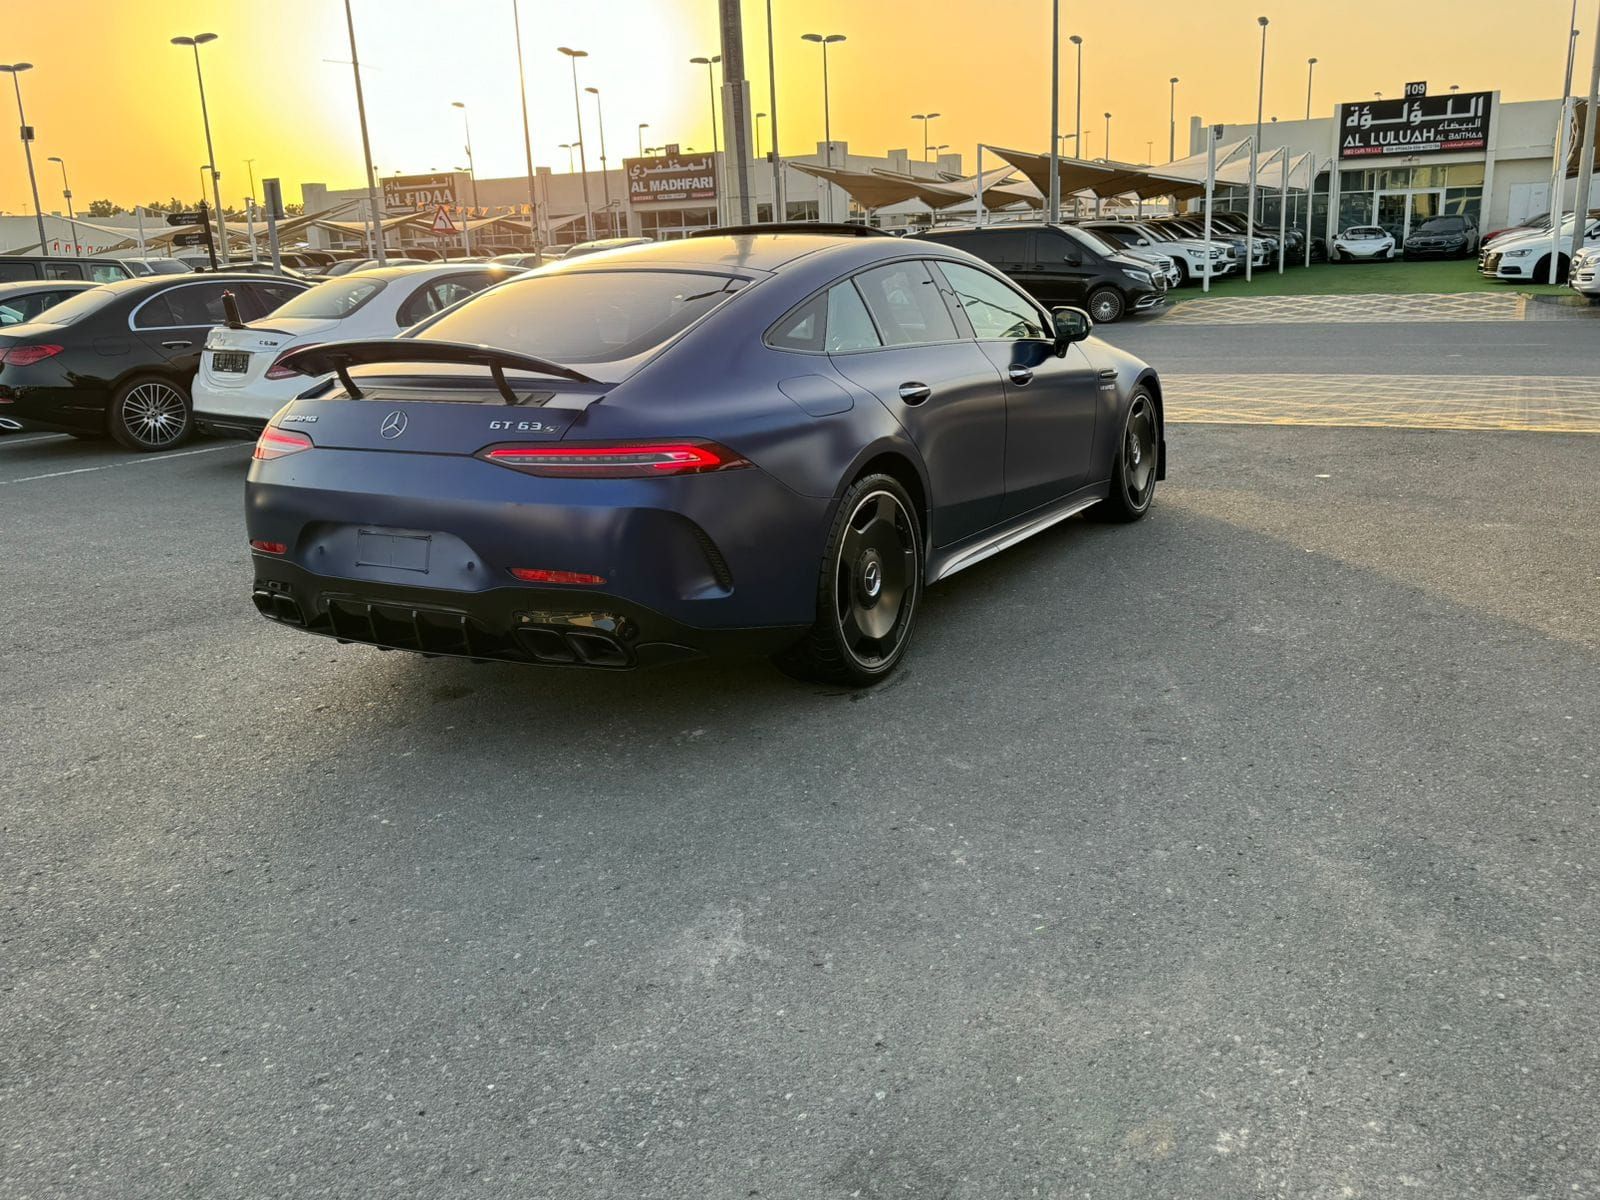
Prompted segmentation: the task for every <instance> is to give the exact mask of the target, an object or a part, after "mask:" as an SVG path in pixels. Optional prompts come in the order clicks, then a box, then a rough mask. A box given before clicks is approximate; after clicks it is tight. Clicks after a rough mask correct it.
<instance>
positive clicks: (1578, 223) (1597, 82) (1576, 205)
mask: <svg viewBox="0 0 1600 1200" xmlns="http://www.w3.org/2000/svg"><path fill="white" fill-rule="evenodd" d="M1597 103H1600V3H1596V5H1595V38H1594V65H1593V66H1592V67H1590V69H1589V111H1588V112H1587V113H1586V114H1585V115H1584V120H1583V157H1582V158H1581V159H1579V161H1578V190H1577V191H1576V192H1575V193H1574V194H1573V197H1572V250H1571V253H1570V257H1569V258H1568V260H1567V261H1568V262H1569V263H1570V262H1571V261H1572V259H1573V258H1576V257H1577V256H1578V251H1579V250H1580V249H1582V247H1583V231H1584V228H1585V227H1586V226H1587V225H1588V223H1589V185H1590V183H1591V182H1592V181H1593V179H1594V126H1595V115H1594V110H1595V107H1596V104H1597Z"/></svg>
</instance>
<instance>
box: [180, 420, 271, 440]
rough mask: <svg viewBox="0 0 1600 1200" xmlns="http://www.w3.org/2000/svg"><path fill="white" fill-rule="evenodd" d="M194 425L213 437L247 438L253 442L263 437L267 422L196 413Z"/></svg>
mask: <svg viewBox="0 0 1600 1200" xmlns="http://www.w3.org/2000/svg"><path fill="white" fill-rule="evenodd" d="M194 425H195V428H196V429H198V430H199V431H200V432H201V433H208V434H210V435H212V436H213V437H225V438H245V439H247V440H249V441H252V442H253V441H255V440H256V439H257V438H258V437H260V436H261V431H262V430H263V429H265V428H266V427H267V422H266V421H265V420H260V421H258V420H256V419H254V418H253V417H223V416H217V415H215V414H212V413H195V415H194Z"/></svg>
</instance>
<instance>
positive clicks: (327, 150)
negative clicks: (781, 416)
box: [0, 0, 1594, 213]
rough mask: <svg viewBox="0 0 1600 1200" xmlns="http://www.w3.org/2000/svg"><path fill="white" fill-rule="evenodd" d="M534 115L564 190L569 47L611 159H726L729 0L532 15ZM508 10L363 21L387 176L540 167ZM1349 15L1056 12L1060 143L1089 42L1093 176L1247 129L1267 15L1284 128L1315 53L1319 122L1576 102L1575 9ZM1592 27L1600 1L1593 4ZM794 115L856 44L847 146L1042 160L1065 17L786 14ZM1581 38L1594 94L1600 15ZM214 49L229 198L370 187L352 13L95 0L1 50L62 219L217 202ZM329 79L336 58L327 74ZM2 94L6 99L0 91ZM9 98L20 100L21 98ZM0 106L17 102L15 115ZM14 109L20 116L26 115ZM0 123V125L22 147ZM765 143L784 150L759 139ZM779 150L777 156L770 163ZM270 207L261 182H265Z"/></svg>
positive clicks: (1188, 6)
mask: <svg viewBox="0 0 1600 1200" xmlns="http://www.w3.org/2000/svg"><path fill="white" fill-rule="evenodd" d="M521 3H522V10H521V11H522V24H523V43H524V53H525V55H526V56H527V65H528V103H529V109H530V115H531V118H532V121H533V137H534V154H535V159H536V161H537V162H539V163H541V164H547V165H553V166H556V167H557V169H562V170H564V169H565V164H566V160H567V155H566V152H565V151H562V150H559V149H558V146H559V144H560V143H562V142H568V141H572V140H573V138H574V134H575V132H576V126H575V118H574V114H573V104H572V79H571V75H570V73H569V68H568V61H567V59H565V58H564V57H562V56H561V55H559V54H558V53H557V52H556V47H557V46H560V45H569V46H577V47H581V48H583V49H586V50H588V51H589V54H590V57H589V58H587V59H585V60H583V61H582V63H581V66H580V70H581V79H580V83H581V84H585V85H594V86H598V87H599V88H601V89H602V92H603V94H604V99H605V132H606V141H607V150H608V153H609V156H610V159H611V162H612V165H614V166H615V165H618V164H620V161H621V159H622V158H623V157H624V156H625V155H629V154H632V153H634V152H635V151H636V148H637V145H638V141H637V126H638V124H639V122H641V121H646V122H649V123H650V128H649V129H648V130H646V131H645V133H646V135H647V144H657V143H661V142H665V141H677V142H679V143H681V144H683V145H685V146H691V145H692V146H695V147H698V148H705V147H708V146H709V144H710V140H711V134H710V116H709V99H708V96H707V91H706V76H705V69H704V68H703V67H694V66H691V65H690V64H689V62H688V59H689V58H691V57H693V56H694V55H697V54H714V53H716V52H717V51H718V49H719V46H718V43H717V5H716V2H715V0H585V2H583V3H574V2H571V0H564V2H560V3H557V2H555V0H521ZM511 5H512V0H428V2H423V0H354V9H355V18H356V33H357V37H358V39H359V48H360V53H361V58H362V63H363V73H364V78H365V82H366V89H367V111H368V120H369V124H370V127H371V133H372V142H373V159H374V161H375V162H376V163H377V165H378V168H379V171H380V173H381V174H392V173H394V172H396V171H405V172H411V171H426V170H429V169H431V168H440V169H443V168H448V167H453V166H458V165H464V164H465V157H466V156H465V154H464V153H463V151H462V150H461V145H462V141H463V138H462V135H461V120H460V118H461V113H460V110H457V109H453V108H451V107H450V104H451V101H453V100H461V101H464V102H465V103H466V104H467V105H468V108H469V111H470V114H471V120H472V140H473V148H474V150H475V151H476V156H477V168H478V172H479V174H480V175H482V176H484V177H494V176H502V175H514V174H520V173H521V172H522V171H523V170H524V166H523V152H522V124H521V113H520V108H519V107H518V99H517V62H516V50H515V43H514V40H513V37H512V23H511ZM1356 7H1357V6H1353V5H1350V4H1347V3H1341V2H1335V0H1142V2H1140V3H1119V2H1107V0H1101V2H1099V3H1095V4H1080V3H1072V2H1070V0H1069V2H1067V3H1063V5H1062V36H1063V42H1064V44H1063V86H1062V112H1063V121H1062V127H1063V129H1064V130H1070V129H1071V127H1072V121H1073V105H1074V99H1073V88H1074V79H1073V73H1072V64H1073V58H1072V54H1071V51H1072V49H1073V48H1072V47H1071V45H1070V44H1066V43H1065V37H1066V35H1067V34H1070V33H1079V34H1081V35H1082V36H1083V37H1084V39H1085V45H1084V83H1083V109H1084V113H1085V125H1086V127H1087V128H1088V129H1089V130H1090V131H1092V133H1093V138H1092V140H1090V141H1089V142H1088V143H1087V149H1088V151H1089V152H1090V154H1092V155H1096V156H1098V155H1100V154H1103V153H1104V152H1105V146H1104V128H1105V118H1104V117H1103V115H1102V114H1103V113H1105V112H1106V111H1108V110H1109V111H1111V112H1112V113H1113V114H1114V115H1113V119H1112V134H1111V143H1112V144H1111V152H1112V154H1113V155H1114V156H1115V157H1117V158H1120V159H1125V160H1130V161H1143V160H1144V159H1145V157H1146V146H1147V143H1153V151H1154V157H1155V161H1162V160H1164V159H1165V156H1166V143H1167V80H1168V78H1169V77H1171V76H1172V75H1177V76H1179V77H1180V78H1181V80H1182V82H1181V83H1180V85H1179V88H1178V125H1179V134H1178V137H1179V145H1180V150H1179V153H1180V154H1181V153H1182V152H1183V151H1182V145H1183V142H1184V139H1185V129H1186V126H1187V119H1188V116H1189V114H1191V113H1197V114H1201V115H1203V116H1204V117H1206V118H1207V119H1208V120H1226V121H1243V120H1248V119H1250V118H1252V117H1253V115H1254V110H1255V93H1256V61H1257V59H1256V56H1257V51H1258V45H1259V42H1258V38H1259V32H1260V31H1259V29H1258V27H1257V25H1256V20H1255V18H1256V17H1257V16H1258V15H1265V16H1267V17H1269V18H1270V19H1271V21H1272V25H1271V28H1270V30H1269V35H1268V36H1269V40H1268V59H1267V90H1266V111H1267V115H1268V116H1269V117H1270V116H1273V115H1277V116H1280V117H1284V118H1290V117H1298V116H1301V115H1303V112H1304V108H1305V91H1306V59H1307V57H1308V56H1310V55H1316V56H1317V58H1318V59H1319V60H1320V62H1319V64H1318V66H1317V68H1316V92H1315V110H1316V111H1317V112H1319V113H1326V112H1328V111H1329V110H1330V109H1331V107H1332V106H1333V104H1334V103H1336V102H1337V101H1339V100H1354V99H1362V98H1367V97H1370V96H1371V95H1372V93H1373V92H1374V91H1383V92H1384V93H1385V94H1387V95H1396V94H1399V93H1400V91H1401V88H1402V85H1403V84H1404V83H1405V82H1406V81H1407V80H1413V79H1425V80H1427V81H1428V82H1429V84H1430V85H1431V86H1432V88H1433V89H1434V90H1436V91H1443V90H1446V89H1447V88H1448V87H1449V85H1450V84H1453V83H1455V84H1460V85H1461V86H1462V88H1463V89H1466V90H1477V89H1493V88H1499V89H1501V90H1502V92H1503V93H1504V99H1506V100H1531V99H1541V98H1547V97H1550V96H1553V95H1555V94H1557V93H1558V92H1559V90H1560V86H1561V75H1562V68H1563V65H1564V61H1565V59H1564V52H1565V36H1564V34H1565V28H1566V25H1567V20H1568V14H1569V3H1568V0H1522V2H1521V3H1518V4H1516V5H1510V4H1506V3H1504V2H1503V0H1496V2H1490V0H1453V2H1452V3H1448V4H1446V3H1434V4H1427V5H1388V6H1361V10H1360V12H1359V13H1358V12H1356V11H1355V10H1356ZM1582 7H1584V8H1586V9H1588V10H1589V11H1588V13H1587V17H1589V18H1592V16H1593V7H1594V3H1593V0H1584V4H1583V6H1582ZM773 8H774V11H775V20H776V26H777V52H778V64H777V65H778V103H779V106H780V107H779V113H780V117H781V121H782V134H783V149H784V151H785V152H786V153H803V152H806V151H807V150H809V149H811V148H813V147H814V144H815V143H816V142H817V141H819V140H821V138H822V83H821V61H820V52H819V50H818V48H817V47H816V46H814V45H811V44H808V43H805V42H802V41H801V40H800V35H801V34H802V33H807V32H820V33H843V34H845V35H846V36H847V38H848V40H847V41H846V42H845V43H844V44H842V45H838V46H835V47H833V48H832V49H831V50H830V52H829V53H830V68H831V72H832V96H833V130H834V136H835V138H836V139H839V140H845V141H848V142H849V143H850V144H851V146H852V148H855V149H859V150H862V151H864V152H868V153H874V154H878V153H882V152H883V151H885V150H887V149H892V148H896V147H905V146H914V147H915V149H916V152H917V153H920V151H921V144H922V135H921V131H920V126H919V125H918V124H917V123H916V122H913V121H912V120H911V119H910V116H911V114H912V113H914V112H925V111H929V110H936V111H938V112H940V113H942V114H943V115H942V116H941V117H940V118H939V119H938V120H937V121H936V122H934V124H933V131H932V132H933V137H932V140H933V141H934V142H935V143H940V142H946V143H949V144H950V145H951V148H952V149H953V150H959V151H961V152H962V153H963V154H964V155H965V156H966V166H967V169H968V170H971V169H972V167H973V157H972V156H973V147H974V145H975V143H976V142H977V141H978V140H979V139H982V140H984V141H988V142H992V143H996V144H1001V145H1015V146H1024V147H1034V146H1037V147H1038V148H1039V149H1041V150H1043V149H1045V148H1046V145H1047V142H1048V131H1049V86H1050V79H1049V33H1050V5H1049V3H1048V0H982V2H979V0H916V2H901V0H870V2H867V3H863V2H861V0H774V4H773ZM744 14H745V52H746V55H747V57H748V60H749V69H748V74H749V76H750V82H751V84H752V88H753V94H754V98H755V106H756V108H758V109H760V110H763V111H770V110H771V103H770V97H769V93H768V88H767V72H766V18H765V4H764V3H763V2H762V0H745V4H744ZM1578 23H1579V25H1580V27H1583V28H1584V34H1583V37H1582V38H1581V40H1580V43H1579V59H1580V66H1579V70H1578V72H1577V74H1578V77H1579V80H1580V84H1579V86H1581V84H1582V83H1583V82H1585V81H1586V80H1587V68H1588V62H1589V55H1590V49H1591V46H1592V42H1591V40H1590V39H1591V36H1592V30H1590V29H1589V28H1588V24H1589V23H1590V21H1588V20H1586V18H1585V15H1584V14H1580V18H1579V22H1578ZM200 32H215V33H217V34H218V35H219V40H218V41H216V42H213V43H211V44H210V45H208V46H205V47H203V48H202V51H201V56H202V60H203V63H204V66H205V72H206V88H207V98H208V101H209V103H210V108H211V121H212V133H213V136H214V139H215V142H216V148H217V155H218V158H219V160H220V166H221V169H222V172H223V180H222V187H223V194H224V198H225V200H226V201H228V202H229V203H236V202H237V201H238V199H239V198H240V197H242V196H244V195H245V194H246V193H247V192H248V191H249V185H248V183H247V175H246V167H245V160H246V159H250V158H253V159H254V160H255V166H254V169H255V173H256V177H257V179H259V178H261V177H262V176H266V175H277V176H279V177H281V178H282V179H283V181H284V185H285V187H284V191H285V194H286V199H290V200H294V199H297V198H298V196H299V185H300V184H301V183H302V182H311V181H316V182H325V183H328V184H330V185H332V186H335V187H339V186H354V185H356V184H357V183H358V182H359V181H360V179H361V170H362V168H361V143H360V133H359V128H358V126H357V122H356V110H355V99H354V91H353V86H352V82H351V71H350V67H349V65H348V59H349V47H348V42H347V38H346V33H345V24H344V5H343V3H342V2H341V0H273V2H272V3H245V2H242V0H75V2H74V3H73V4H71V5H70V6H66V7H62V6H56V5H51V4H46V3H44V2H43V0H18V2H16V3H12V4H9V5H7V6H6V17H5V21H4V25H3V35H0V36H3V38H4V42H5V48H4V50H0V55H4V56H5V57H6V59H7V60H8V61H13V62H15V61H29V62H32V63H33V64H34V69H33V70H32V71H29V72H27V73H26V74H24V75H22V76H21V82H22V88H23V98H24V101H25V103H26V106H27V115H28V119H29V121H30V123H31V124H33V125H34V126H35V127H36V129H37V136H38V140H37V141H36V142H35V144H34V154H35V165H36V167H37V168H38V169H39V172H40V189H41V193H42V200H43V203H44V206H45V209H46V210H47V211H49V210H52V209H60V208H61V207H62V202H61V199H60V191H61V182H60V174H59V169H58V168H57V167H56V165H55V164H53V163H47V162H45V159H46V157H47V156H49V155H60V156H62V157H64V158H65V159H66V160H67V165H68V168H69V170H70V171H71V182H72V186H73V191H74V197H75V200H76V202H77V204H78V205H79V207H80V208H83V207H87V205H88V203H89V202H90V201H91V200H94V199H96V198H101V197H104V198H108V199H112V200H115V201H117V202H118V203H121V204H124V205H132V204H134V203H143V202H148V201H152V200H157V199H164V198H166V197H168V196H171V195H173V194H174V193H177V194H178V195H179V196H180V197H183V198H186V199H188V198H193V197H194V196H195V195H197V194H198V192H199V187H200V170H199V168H200V164H201V163H202V162H204V161H205V142H204V135H203V131H202V128H201V123H200V111H199V102H198V99H197V93H196V87H195V78H194V63H193V58H192V57H191V52H190V51H189V50H188V49H186V48H184V49H180V48H179V47H176V46H172V45H169V44H168V39H169V38H170V37H172V36H173V35H175V34H195V33H200ZM326 60H335V61H326ZM0 82H5V81H0ZM5 90H6V92H7V93H9V92H10V88H9V87H7V88H6V89H5ZM584 102H585V104H584V122H585V130H586V137H587V144H588V146H589V147H590V156H591V157H590V165H591V167H594V166H595V165H596V162H595V160H596V159H597V158H598V151H599V135H598V131H597V130H596V129H595V128H594V125H593V113H594V108H593V97H591V96H587V95H585V96H584ZM0 103H4V104H8V105H9V104H12V103H14V100H13V97H12V96H11V95H9V94H6V95H4V96H0ZM6 111H8V112H9V111H11V110H10V109H7V110H6ZM14 129H15V122H14V121H12V120H11V119H10V118H7V119H6V120H4V121H3V122H0V130H14ZM764 136H765V135H764ZM0 145H3V146H5V147H9V148H8V149H0V208H3V209H4V210H5V211H6V212H12V213H18V212H24V211H31V201H30V200H29V198H28V190H27V175H26V169H25V165H24V162H23V155H22V149H21V147H20V146H19V145H18V144H17V143H16V141H14V140H12V136H9V135H8V136H7V137H6V138H5V139H3V142H0ZM764 145H765V143H764ZM258 190H259V188H258Z"/></svg>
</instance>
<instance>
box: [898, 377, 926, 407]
mask: <svg viewBox="0 0 1600 1200" xmlns="http://www.w3.org/2000/svg"><path fill="white" fill-rule="evenodd" d="M931 395H933V389H932V388H931V387H929V386H928V385H927V384H925V383H915V382H913V383H902V384H901V385H900V399H902V400H904V401H905V402H906V403H907V404H921V403H922V402H923V401H924V400H926V399H927V398H928V397H929V396H931Z"/></svg>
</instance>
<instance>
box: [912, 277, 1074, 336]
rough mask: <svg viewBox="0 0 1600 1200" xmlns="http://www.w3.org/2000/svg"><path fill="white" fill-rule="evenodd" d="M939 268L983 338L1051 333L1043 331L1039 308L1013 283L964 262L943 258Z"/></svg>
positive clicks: (974, 330) (977, 332)
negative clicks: (1013, 285) (1011, 284)
mask: <svg viewBox="0 0 1600 1200" xmlns="http://www.w3.org/2000/svg"><path fill="white" fill-rule="evenodd" d="M939 270H941V271H943V272H944V277H945V278H946V279H947V280H949V281H950V287H951V288H952V289H953V290H954V291H955V294H956V300H957V302H959V303H960V305H961V309H962V311H963V312H965V313H966V314H967V320H969V321H971V322H972V332H973V333H974V334H976V335H977V337H978V339H979V340H980V341H991V340H995V339H1003V340H1006V341H1022V340H1027V339H1032V338H1040V339H1042V338H1047V337H1048V336H1049V335H1048V334H1046V333H1045V331H1044V320H1043V317H1042V316H1041V315H1040V312H1039V310H1038V308H1037V307H1035V305H1034V304H1033V302H1032V301H1031V300H1029V299H1028V298H1027V297H1025V296H1023V295H1022V294H1021V293H1020V292H1018V291H1017V290H1016V289H1015V288H1014V287H1011V286H1010V285H1009V284H1004V283H1001V282H1000V281H999V280H998V279H996V278H995V277H994V276H993V275H989V274H986V273H984V272H983V271H979V270H976V269H975V268H973V267H969V266H965V265H963V264H962V263H956V262H943V263H940V264H939Z"/></svg>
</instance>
